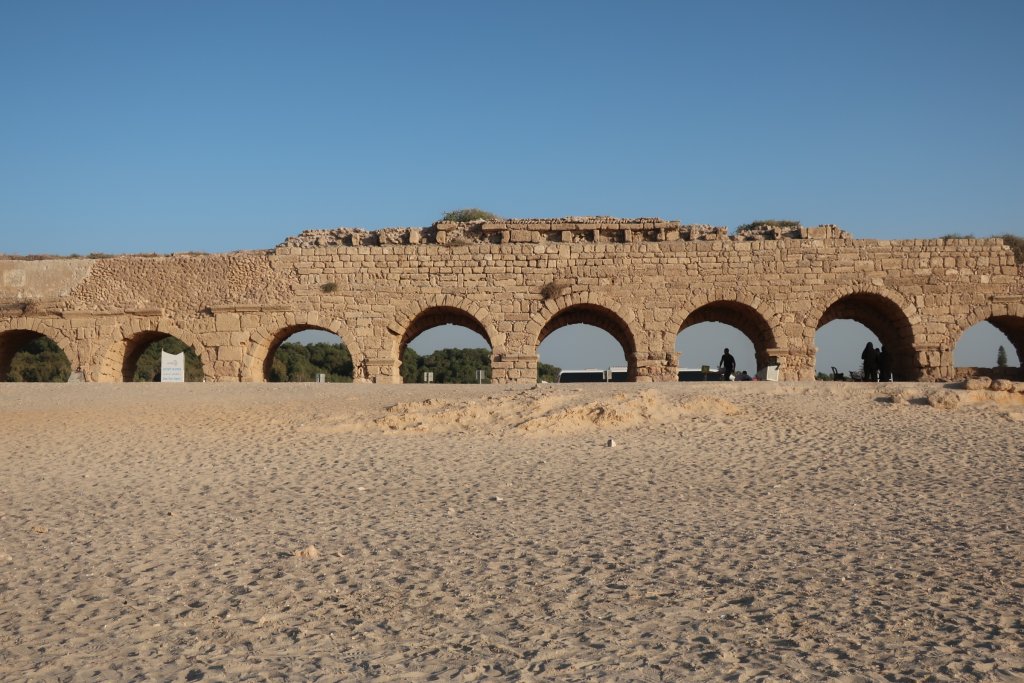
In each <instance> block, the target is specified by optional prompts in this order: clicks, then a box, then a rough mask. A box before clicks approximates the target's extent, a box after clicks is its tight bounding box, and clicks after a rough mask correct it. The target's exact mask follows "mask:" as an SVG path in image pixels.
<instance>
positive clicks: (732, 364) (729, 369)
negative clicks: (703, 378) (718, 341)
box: [718, 349, 736, 379]
mask: <svg viewBox="0 0 1024 683" xmlns="http://www.w3.org/2000/svg"><path fill="white" fill-rule="evenodd" d="M718 369H719V370H721V371H722V379H729V377H730V376H732V374H733V372H735V371H736V359H735V358H733V357H732V354H731V353H729V349H726V350H725V353H723V354H722V360H720V361H718Z"/></svg>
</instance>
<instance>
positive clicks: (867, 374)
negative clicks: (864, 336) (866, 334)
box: [860, 342, 878, 382]
mask: <svg viewBox="0 0 1024 683" xmlns="http://www.w3.org/2000/svg"><path fill="white" fill-rule="evenodd" d="M860 359H861V360H862V361H864V381H865V382H877V381H878V355H877V354H876V353H875V345H874V344H872V343H871V342H868V344H867V346H865V347H864V350H863V351H861V353H860Z"/></svg>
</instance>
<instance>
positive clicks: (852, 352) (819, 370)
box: [814, 320, 884, 381]
mask: <svg viewBox="0 0 1024 683" xmlns="http://www.w3.org/2000/svg"><path fill="white" fill-rule="evenodd" d="M869 342H870V343H871V347H872V348H873V349H875V350H876V351H877V350H878V349H879V347H882V346H884V344H882V342H881V340H880V339H879V338H878V336H877V335H875V333H874V332H872V331H871V330H869V329H868V328H867V327H865V326H864V325H862V324H860V323H859V322H856V321H854V320H833V321H832V322H829V323H825V324H824V325H822V326H821V327H819V328H818V329H817V331H816V332H815V333H814V344H815V346H817V347H818V352H817V354H816V355H815V357H814V372H815V375H816V377H817V378H818V379H822V380H830V379H841V380H844V381H846V380H859V379H864V375H863V373H864V361H863V359H862V356H863V355H864V351H865V349H866V348H867V344H868V343H869ZM875 362H876V365H877V354H876V361H875ZM833 368H835V371H833ZM835 372H838V373H839V374H838V375H836V374H834V373H835Z"/></svg>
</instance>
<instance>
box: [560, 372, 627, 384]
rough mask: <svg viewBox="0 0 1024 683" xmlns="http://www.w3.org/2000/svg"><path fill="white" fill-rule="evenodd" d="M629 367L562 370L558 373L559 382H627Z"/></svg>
mask: <svg viewBox="0 0 1024 683" xmlns="http://www.w3.org/2000/svg"><path fill="white" fill-rule="evenodd" d="M628 377H629V370H628V368H608V369H607V370H598V369H596V368H587V369H586V370H562V371H561V372H560V373H558V383H559V384H569V383H572V382H626V381H628Z"/></svg>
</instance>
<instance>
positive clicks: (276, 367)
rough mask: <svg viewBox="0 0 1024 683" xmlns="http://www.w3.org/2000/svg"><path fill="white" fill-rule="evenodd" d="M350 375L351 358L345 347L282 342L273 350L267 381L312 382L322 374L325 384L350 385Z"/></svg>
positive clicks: (321, 343) (351, 371)
mask: <svg viewBox="0 0 1024 683" xmlns="http://www.w3.org/2000/svg"><path fill="white" fill-rule="evenodd" d="M352 373H353V366H352V355H351V354H350V353H349V351H348V347H347V346H345V344H328V343H325V342H318V343H316V344H297V343H295V342H285V343H284V344H281V345H280V346H279V347H277V350H276V351H274V357H273V360H272V361H271V363H270V369H269V370H268V371H267V381H268V382H314V381H316V376H317V375H320V374H322V375H326V376H327V381H328V382H351V381H352Z"/></svg>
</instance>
